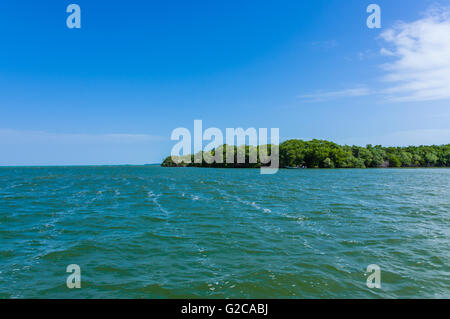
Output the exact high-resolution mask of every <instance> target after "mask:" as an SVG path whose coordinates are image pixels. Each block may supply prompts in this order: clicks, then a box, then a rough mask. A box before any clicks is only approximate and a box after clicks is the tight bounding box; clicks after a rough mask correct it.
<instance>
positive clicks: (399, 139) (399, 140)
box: [338, 129, 450, 146]
mask: <svg viewBox="0 0 450 319" xmlns="http://www.w3.org/2000/svg"><path fill="white" fill-rule="evenodd" d="M338 142H339V143H342V144H349V145H353V144H354V145H366V144H373V145H377V144H381V145H383V146H409V145H416V146H417V145H433V144H434V145H442V144H449V143H450V129H419V130H405V131H396V132H390V133H386V134H383V135H379V136H372V137H356V138H349V139H341V140H339V141H338Z"/></svg>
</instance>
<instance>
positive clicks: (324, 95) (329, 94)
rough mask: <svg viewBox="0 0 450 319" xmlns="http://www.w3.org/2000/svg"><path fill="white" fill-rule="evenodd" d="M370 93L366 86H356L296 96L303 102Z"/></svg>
mask: <svg viewBox="0 0 450 319" xmlns="http://www.w3.org/2000/svg"><path fill="white" fill-rule="evenodd" d="M370 94H372V92H371V91H370V90H369V89H368V88H366V87H357V88H352V89H345V90H338V91H317V92H314V93H310V94H303V95H299V96H297V98H299V99H301V100H303V101H305V102H324V101H329V100H335V99H340V98H348V97H357V96H366V95H370Z"/></svg>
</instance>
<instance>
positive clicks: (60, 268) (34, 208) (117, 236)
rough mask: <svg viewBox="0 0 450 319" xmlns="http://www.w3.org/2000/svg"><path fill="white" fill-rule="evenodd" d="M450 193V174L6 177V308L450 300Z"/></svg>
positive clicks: (0, 173)
mask: <svg viewBox="0 0 450 319" xmlns="http://www.w3.org/2000/svg"><path fill="white" fill-rule="evenodd" d="M449 195H450V170H449V169H366V170H364V169H360V170H358V169H348V170H281V171H280V172H279V173H278V174H276V175H272V176H268V175H260V174H259V170H257V169H255V170H251V169H206V168H205V169H203V168H161V167H157V166H117V167H42V168H38V167H36V168H0V297H1V298H164V297H165V298H175V297H176V298H179V297H207V298H219V297H222V298H223V297H230V298H248V297H251V298H269V297H271V298H281V297H286V298H380V297H381V298H395V297H405V298H417V297H425V298H432V297H437V298H448V297H450V268H449V261H450V236H449V235H450V196H449ZM69 264H78V265H79V266H80V267H81V276H82V277H81V279H82V288H81V289H68V288H67V287H66V278H67V276H68V275H69V274H68V273H66V267H67V266H68V265H69ZM369 264H377V265H379V266H380V268H381V289H376V288H375V289H369V288H368V287H367V286H366V278H367V274H365V270H366V267H367V266H368V265H369Z"/></svg>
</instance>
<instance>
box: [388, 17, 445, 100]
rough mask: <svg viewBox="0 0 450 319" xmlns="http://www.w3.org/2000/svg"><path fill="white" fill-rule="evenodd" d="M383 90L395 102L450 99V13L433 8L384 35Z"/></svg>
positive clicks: (396, 26)
mask: <svg viewBox="0 0 450 319" xmlns="http://www.w3.org/2000/svg"><path fill="white" fill-rule="evenodd" d="M381 38H382V39H383V40H384V41H385V42H386V45H387V47H383V48H382V49H381V53H382V54H383V55H387V56H392V57H393V59H394V61H392V62H390V63H387V64H385V65H383V69H384V70H385V71H386V72H387V74H386V75H385V77H384V78H383V80H384V81H386V82H388V83H392V86H391V87H390V88H388V89H385V90H383V93H385V94H386V95H388V97H389V99H391V100H394V101H431V100H443V99H449V98H450V9H449V8H433V9H432V10H429V11H428V13H427V14H426V16H425V17H424V18H422V19H419V20H417V21H414V22H410V23H405V22H401V23H398V24H397V25H395V26H394V27H392V28H390V29H388V30H386V31H384V32H383V33H382V34H381Z"/></svg>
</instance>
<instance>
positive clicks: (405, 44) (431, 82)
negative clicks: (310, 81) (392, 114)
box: [298, 7, 450, 102]
mask: <svg viewBox="0 0 450 319" xmlns="http://www.w3.org/2000/svg"><path fill="white" fill-rule="evenodd" d="M381 39H382V40H383V41H384V44H385V46H384V47H382V48H381V49H380V54H381V55H383V56H385V57H386V58H388V59H390V62H388V63H385V64H383V65H381V68H382V70H383V72H384V75H383V77H382V82H383V83H384V84H385V85H388V86H387V87H386V86H384V87H382V88H378V89H368V88H366V87H362V88H361V87H360V88H350V89H345V90H340V91H323V92H320V91H319V92H316V93H312V94H304V95H300V96H298V97H299V98H301V99H303V100H306V101H309V102H323V101H328V100H334V99H339V98H344V97H359V96H366V95H375V94H376V95H379V96H381V97H384V98H385V99H387V100H388V101H392V102H395V101H400V102H406V101H409V102H411V101H432V100H447V99H450V8H448V7H447V8H445V7H433V8H431V9H430V10H428V11H427V13H426V14H425V15H424V17H423V18H421V19H418V20H416V21H413V22H398V23H397V24H396V25H395V26H393V27H391V28H389V29H386V30H385V31H383V32H382V33H381ZM369 55H370V51H367V52H366V53H360V55H359V56H360V58H361V59H363V58H365V57H367V56H369Z"/></svg>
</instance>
